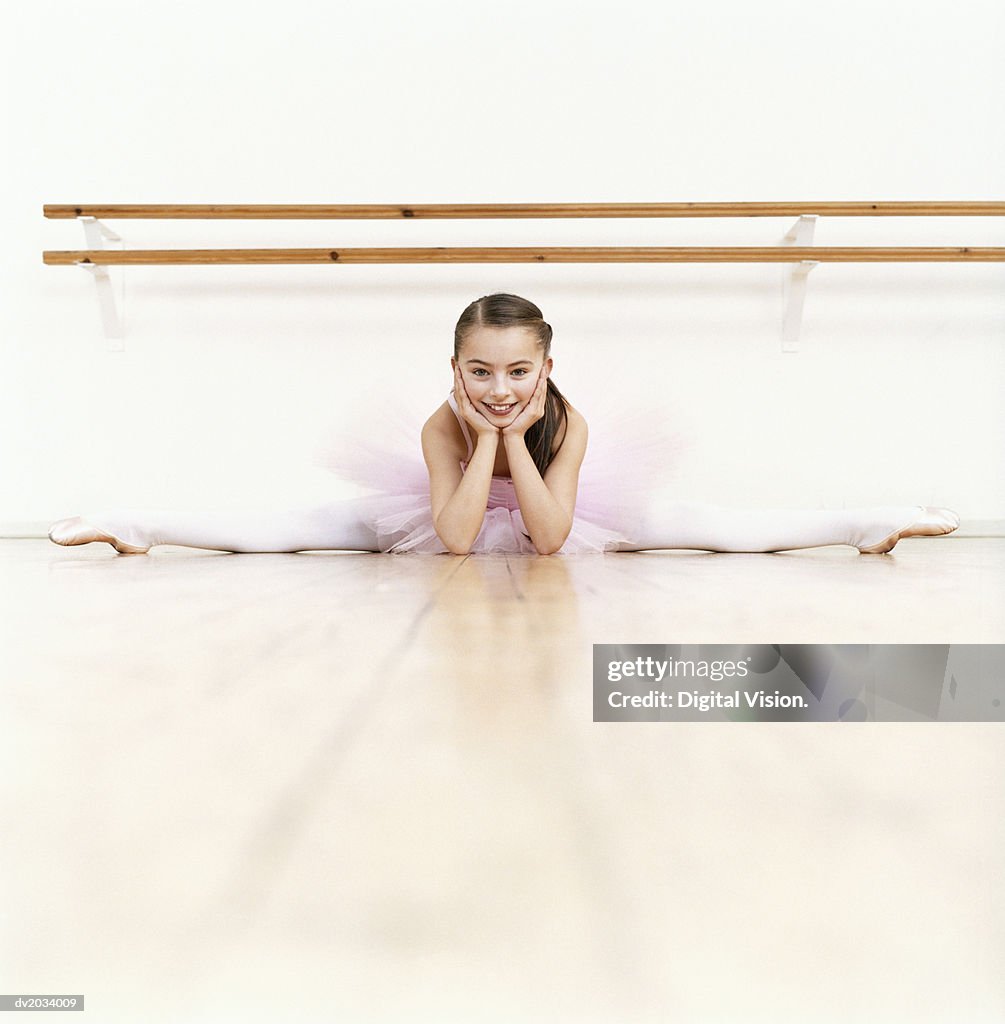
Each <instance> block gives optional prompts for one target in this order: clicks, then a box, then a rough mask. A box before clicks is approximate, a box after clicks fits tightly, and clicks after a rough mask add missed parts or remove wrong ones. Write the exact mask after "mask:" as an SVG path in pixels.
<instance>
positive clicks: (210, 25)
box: [0, 0, 1005, 536]
mask: <svg viewBox="0 0 1005 1024" xmlns="http://www.w3.org/2000/svg"><path fill="white" fill-rule="evenodd" d="M5 33H6V35H5V39H4V41H3V43H2V46H3V52H2V54H0V56H2V57H3V60H2V64H3V74H4V76H5V78H6V82H5V83H4V95H5V96H6V97H7V104H8V109H7V111H6V113H5V120H6V124H5V126H4V138H5V140H6V141H7V143H8V148H7V154H8V155H7V159H6V161H5V167H4V171H3V174H4V178H5V182H6V196H7V207H6V216H7V225H8V242H7V245H6V249H5V251H6V260H5V268H4V271H5V272H4V274H3V277H2V288H3V313H2V317H3V320H2V344H3V370H2V372H3V385H2V394H0V398H2V403H0V439H2V444H3V447H2V450H0V456H2V480H3V485H2V488H0V532H6V533H7V534H14V533H17V532H19V531H21V532H27V533H31V532H35V533H37V534H38V535H40V536H42V535H44V532H45V528H46V526H47V524H48V523H49V522H50V521H51V520H53V519H56V518H60V517H62V516H66V515H71V514H76V513H79V512H85V511H87V510H88V509H92V510H93V509H97V508H103V507H107V506H111V505H131V506H134V507H142V506H144V505H155V506H162V507H170V506H176V507H197V506H200V505H206V506H208V507H227V506H231V505H239V504H254V505H266V504H268V505H277V504H278V505H282V504H291V505H292V504H300V503H301V502H302V501H305V500H314V499H315V498H317V499H323V498H324V497H325V496H327V495H332V496H336V495H338V494H341V493H343V490H342V489H341V488H340V486H339V485H338V484H337V483H335V482H334V481H333V479H332V478H331V477H330V476H329V474H327V473H325V472H324V471H320V470H317V469H316V468H314V467H313V465H312V458H313V457H314V455H315V454H316V453H317V452H318V450H319V449H323V448H324V446H325V445H326V444H327V443H328V441H329V440H330V439H331V437H332V431H333V430H334V429H336V428H335V427H333V423H335V422H336V421H337V420H338V418H339V416H342V415H344V414H345V412H346V411H347V410H349V409H351V408H353V404H352V403H354V402H357V403H361V404H362V405H363V406H364V407H365V408H366V409H368V410H372V411H373V414H374V416H375V422H376V424H377V426H375V428H374V429H380V424H381V422H382V417H383V416H384V415H385V413H384V412H383V411H382V410H390V412H391V414H393V413H394V411H395V410H397V409H399V408H411V409H415V408H421V409H425V410H427V411H431V410H432V409H433V408H434V407H435V406H436V405H437V404H438V403H439V402H440V401H441V400H442V398H443V397H444V396H445V393H446V391H447V390H448V388H449V385H450V376H449V366H448V358H449V355H450V345H451V339H452V329H453V325H454V323H455V321H456V319H457V316H458V315H459V314H460V312H461V310H462V309H463V308H464V306H465V305H466V304H467V303H468V302H469V301H471V300H472V299H474V298H477V297H478V296H480V295H484V294H487V293H489V292H492V291H500V290H505V291H512V292H516V293H518V294H522V295H526V296H528V297H529V298H532V299H533V300H534V301H535V302H537V303H538V304H539V305H540V306H541V307H542V309H543V311H544V314H545V317H546V318H547V319H549V321H550V322H551V323H552V325H553V326H554V328H555V346H554V350H553V355H554V357H555V360H556V367H555V379H556V381H557V382H558V383H559V385H560V386H561V387H562V388H563V390H564V391H565V392H566V393H567V394H568V395H569V397H570V398H571V399H572V401H573V403H574V404H576V403H577V402H578V403H579V404H582V405H584V406H586V407H587V408H589V406H590V404H591V402H590V400H591V399H594V398H596V397H597V393H598V390H600V389H603V390H606V391H608V392H609V393H610V395H611V396H613V397H614V398H617V399H618V400H620V401H623V402H631V403H635V402H637V401H638V402H641V403H642V405H643V407H644V408H646V409H649V410H650V411H651V412H652V414H653V415H654V416H659V415H663V416H665V417H667V420H668V422H669V424H670V426H671V428H672V429H673V430H674V431H676V432H677V434H678V435H679V436H680V438H681V440H682V443H683V451H682V452H681V454H680V455H679V456H678V457H677V461H676V465H675V486H676V487H677V489H678V490H679V493H680V494H681V496H682V497H685V498H690V499H693V500H703V499H707V500H711V501H723V502H727V503H733V504H745V505H751V506H771V505H804V506H807V507H819V506H823V505H835V506H840V505H858V504H868V503H892V502H908V503H925V504H948V505H952V506H953V507H955V508H956V509H958V511H959V512H960V513H961V514H962V515H963V517H964V519H965V520H970V521H978V520H1003V519H1005V485H1003V482H1002V474H1001V471H1000V468H1001V466H1002V464H1003V455H1005V424H1003V417H1002V413H1001V404H1002V403H1001V399H1002V396H1003V394H1005V387H1003V383H1005V358H1003V351H1005V346H1003V344H1002V343H1003V341H1005V287H1003V285H1005V266H1003V265H1002V264H1000V263H999V264H916V265H910V264H876V265H861V264H821V265H820V266H818V267H817V268H816V269H815V270H814V271H813V273H812V274H811V275H810V279H809V291H808V297H807V301H806V310H805V319H804V325H803V335H802V339H803V348H802V351H801V352H799V353H798V354H786V355H783V354H782V353H781V352H780V317H781V311H782V306H781V280H782V274H783V270H782V268H781V267H780V266H778V265H770V264H765V265H755V264H749V265H707V264H706V265H701V264H693V265H642V266H630V265H629V266H616V265H599V266H598V265H594V266H589V265H582V266H561V265H551V266H522V265H512V266H505V265H496V266H493V265H485V266H463V267H450V266H439V265H438V266H428V267H416V266H411V267H410V266H397V267H395V266H343V267H328V266H317V267H313V266H289V267H252V266H247V267H234V268H224V267H205V266H204V267H188V268H183V267H162V268H156V267H137V268H128V269H127V270H126V271H125V272H124V273H125V283H126V289H127V298H126V307H125V311H126V318H127V336H126V339H125V351H123V352H111V351H109V350H108V347H107V342H106V340H105V339H104V337H103V335H102V332H101V328H100V321H99V315H98V307H97V300H96V298H95V294H94V285H93V283H92V281H91V279H90V278H89V276H88V274H87V273H86V272H84V271H82V270H79V269H77V268H72V267H65V268H64V267H46V266H43V264H42V262H41V251H42V250H43V249H70V248H83V247H84V241H83V233H82V230H81V227H80V225H79V224H77V223H75V222H73V221H46V220H45V219H43V217H42V204H43V203H46V202H48V203H80V202H88V203H91V202H95V203H96V202H179V203H183V202H184V203H204V202H247V203H276V202H287V203H298V202H302V203H310V202H315V203H320V202H332V203H338V202H360V203H363V202H399V203H423V202H521V201H540V202H571V201H582V202H599V201H611V202H615V201H637V202H655V201H685V200H688V201H702V200H704V201H716V200H723V201H724V200H737V201H738V200H831V201H837V200H877V199H879V200H910V199H916V200H936V199H947V200H980V199H1002V198H1003V191H1005V190H1003V188H1002V185H1003V183H1005V174H1003V171H1005V137H1003V133H1002V132H1001V131H1000V129H999V128H998V127H996V125H999V124H1000V116H1001V110H1002V108H1003V88H1002V87H1003V84H1005V64H1003V62H1002V60H1001V54H1002V52H1005V46H1003V44H1005V7H1003V6H1002V5H1001V4H1000V3H998V2H997V0H987V2H976V0H963V2H957V3H954V4H953V5H951V6H950V7H946V6H944V5H939V6H936V5H935V4H933V3H929V4H927V5H926V4H918V3H917V2H910V3H909V2H903V3H901V2H896V3H876V2H870V3H862V2H852V3H849V2H848V0H841V2H840V3H839V2H833V0H827V2H823V3H820V2H817V3H813V4H809V3H804V2H798V3H797V2H787V0H761V2H760V3H757V4H747V3H740V2H724V0H718V2H704V3H702V4H697V3H693V4H686V5H685V4H671V5H660V6H657V5H654V4H651V3H648V2H646V3H642V2H636V0H627V2H622V3H619V4H617V5H611V4H609V3H606V2H604V3H599V2H586V3H584V2H582V0H579V2H576V3H571V2H570V3H547V2H542V0H533V2H527V0H507V2H506V3H505V4H497V5H492V6H489V5H478V4H465V3H461V2H459V0H450V2H437V3H429V2H426V3H421V2H420V3H408V2H405V0H390V2H385V3H369V4H360V3H331V2H324V3H321V2H317V3H315V2H305V0H288V2H286V3H284V4H282V5H274V4H268V5H265V4H247V3H237V2H232V0H227V2H218V3H212V2H206V0H200V2H198V3H195V2H188V0H186V2H175V3H172V4H170V5H164V6H163V7H162V8H160V9H159V10H156V11H153V10H151V9H149V8H146V7H144V6H142V5H136V4H133V3H131V2H126V0H89V2H88V3H86V4H70V3H63V2H52V0H44V2H40V3H39V2H36V3H34V4H32V5H28V4H22V5H18V6H17V8H15V9H14V10H13V11H12V12H9V13H8V14H7V20H6V24H5ZM791 223H792V219H770V220H760V219H751V220H707V221H701V220H697V221H684V220H670V221H632V220H610V221H605V220H594V221H425V222H418V221H416V222H410V223H401V222H395V221H388V222H363V221H356V222H352V221H346V222H292V221H287V222H227V221H220V222H200V221H178V222H161V223H158V222H153V221H115V222H112V224H111V226H112V227H114V228H116V229H117V230H119V232H120V233H121V234H123V235H124V237H125V239H126V242H127V244H129V245H131V246H134V247H138V248H158V247H171V246H177V247H189V248H201V247H215V246H221V247H227V246H233V247H238V246H243V245H248V246H262V247H265V246H300V245H303V246H326V245H333V246H334V245H338V246H353V245H361V246H365V245H371V244H374V245H381V244H387V245H450V244H469V245H475V244H494V243H498V244H512V245H520V244H536V243H540V244H544V243H553V244H613V245H619V244H626V245H627V244H668V245H673V244H696V245H700V244H740V245H744V244H747V245H754V244H774V243H775V242H776V241H778V240H779V239H780V238H781V236H782V235H783V234H784V233H785V231H786V230H788V228H789V226H790V225H791ZM1003 230H1005V225H1003V224H1002V222H1001V221H1000V219H999V220H995V219H983V220H978V219H971V218H958V219H928V220H911V219H900V218H897V219H872V220H864V219H854V218H846V219H840V220H837V219H835V220H824V221H822V222H821V223H820V225H819V227H818V229H817V238H816V241H817V242H818V243H820V244H834V245H856V244H862V245H880V244H890V245H923V244H933V245H955V244H972V245H999V246H1000V245H1002V244H1003V239H1005V235H1003ZM594 436H595V437H596V431H594Z"/></svg>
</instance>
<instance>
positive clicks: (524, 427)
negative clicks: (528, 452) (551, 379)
mask: <svg viewBox="0 0 1005 1024" xmlns="http://www.w3.org/2000/svg"><path fill="white" fill-rule="evenodd" d="M547 397H548V376H547V374H546V373H545V372H544V367H543V366H542V367H541V372H540V373H539V374H538V378H537V387H536V388H534V394H533V395H531V396H530V401H529V402H528V403H527V404H526V405H525V406H524V407H523V408H522V409H521V410H520V412H519V413H518V414H517V416H516V418H515V419H514V420H513V422H512V423H510V424H509V425H508V426H505V427H503V428H502V433H503V436H505V437H522V436H523V435H524V434H526V433H527V431H528V430H529V429H530V428H531V427H532V426H534V424H535V423H537V421H538V420H539V419H541V417H542V416H544V404H545V400H546V399H547Z"/></svg>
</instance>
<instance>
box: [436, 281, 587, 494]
mask: <svg viewBox="0 0 1005 1024" xmlns="http://www.w3.org/2000/svg"><path fill="white" fill-rule="evenodd" d="M472 327H526V328H527V329H528V330H530V331H532V332H533V333H534V334H536V335H537V342H538V344H539V345H540V346H541V348H542V349H543V350H544V358H545V359H547V358H548V353H549V352H550V351H551V324H549V323H547V322H546V321H545V319H544V317H543V316H542V315H541V310H540V309H538V307H537V306H535V305H534V303H533V302H531V301H530V300H529V299H522V298H520V296H519V295H509V294H507V293H506V292H497V293H496V294H494V295H483V296H482V297H481V298H480V299H475V301H474V302H472V303H471V304H470V305H469V306H468V307H467V309H465V310H464V312H463V313H461V317H460V319H459V320H458V321H457V326H456V327H455V328H454V359H459V358H460V354H461V345H462V344H463V343H464V339H465V337H466V336H467V333H468V331H470V330H471V328H472ZM547 389H548V390H547V394H546V395H545V399H544V415H543V416H542V417H541V419H539V420H538V421H537V423H535V424H534V425H533V426H532V427H531V428H530V429H529V430H528V431H527V433H526V434H525V435H524V439H525V440H526V442H527V450H528V451H529V452H530V455H531V458H532V459H533V460H534V465H535V466H537V468H538V471H539V472H540V474H541V475H542V476H544V471H545V470H546V469H547V468H548V466H549V465H550V464H551V460H552V459H553V458H554V457H555V455H557V454H558V449H556V450H555V451H554V452H552V450H551V447H552V445H553V444H554V443H555V438H556V436H557V435H558V432H559V430H560V429H561V427H562V425H563V424H564V423H567V421H568V418H569V417H568V414H567V413H566V411H565V406H566V400H565V397H564V396H563V395H562V392H561V391H559V390H558V388H557V387H555V384H554V382H553V381H552V379H551V377H549V378H548V382H547ZM562 443H563V444H564V443H565V437H564V435H563V437H562ZM558 447H559V448H561V447H562V445H561V444H560V445H559V446H558Z"/></svg>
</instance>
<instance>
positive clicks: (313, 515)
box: [49, 499, 377, 554]
mask: <svg viewBox="0 0 1005 1024" xmlns="http://www.w3.org/2000/svg"><path fill="white" fill-rule="evenodd" d="M49 538H50V540H52V541H54V542H55V543H57V544H65V545H74V544H88V543H90V542H91V541H95V540H103V541H106V542H107V543H109V544H111V545H112V546H113V547H115V549H116V550H117V551H119V552H120V553H121V554H143V553H144V552H146V551H147V549H149V548H151V547H153V546H154V545H155V544H179V545H182V546H184V547H190V548H208V549H210V550H212V551H239V552H250V551H324V550H343V551H376V550H377V538H376V535H375V534H374V532H373V530H371V529H370V527H368V526H367V525H366V523H365V522H364V520H363V518H362V516H361V514H360V508H359V504H358V502H356V501H354V500H352V499H347V500H343V501H338V502H331V503H328V504H325V505H318V506H314V507H311V508H301V509H290V510H283V511H279V512H263V511H252V512H246V511H243V510H235V511H216V512H184V511H171V510H167V511H165V510H159V509H109V510H105V511H101V512H95V513H93V514H88V515H87V516H84V517H79V516H78V517H74V518H72V519H63V520H61V521H60V522H58V523H55V524H54V525H53V527H52V529H51V530H50V531H49Z"/></svg>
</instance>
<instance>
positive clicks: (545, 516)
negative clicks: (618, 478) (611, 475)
mask: <svg viewBox="0 0 1005 1024" xmlns="http://www.w3.org/2000/svg"><path fill="white" fill-rule="evenodd" d="M546 383H547V381H546V378H545V377H542V379H541V381H540V383H539V385H538V388H539V389H540V390H541V395H540V397H539V395H538V394H537V393H535V396H534V398H532V399H531V401H530V402H528V403H527V410H526V411H527V414H528V415H527V418H526V419H524V418H523V417H518V418H517V419H516V420H514V422H513V423H512V424H511V425H510V426H509V427H504V428H503V431H502V435H503V445H504V446H505V449H506V461H507V462H508V463H509V471H510V476H511V477H512V478H513V487H514V489H515V490H516V496H517V501H518V502H519V504H520V514H521V515H522V516H523V521H524V524H525V525H526V527H527V529H528V530H529V531H530V539H531V541H532V542H533V544H534V547H535V548H537V550H538V553H539V554H542V555H551V554H554V553H555V552H556V551H558V549H559V548H560V547H561V546H562V545H563V544H564V543H565V540H566V538H567V537H568V536H569V531H570V530H571V529H572V517H573V513H574V512H575V508H576V492H577V490H578V487H579V468H580V466H581V465H582V463H583V456H584V455H585V454H586V441H587V428H586V421H585V420H584V419H583V417H582V416H580V415H579V414H578V413H573V412H571V411H570V412H569V416H568V419H567V423H566V431H565V439H564V440H563V442H562V447H561V448H560V449H559V451H558V454H557V455H556V456H555V458H554V459H553V460H552V461H551V464H550V465H549V466H548V468H547V470H545V474H544V477H543V478H542V476H541V474H540V472H539V471H538V468H537V466H536V465H535V464H534V459H533V458H532V457H531V454H530V452H529V451H528V450H527V442H526V441H525V440H524V432H525V431H526V429H527V428H528V427H529V426H531V424H532V423H534V422H536V420H537V419H540V416H541V415H542V414H543V411H544V402H543V389H544V388H545V387H546ZM538 407H539V409H540V411H538V412H537V415H536V416H534V412H535V411H536V409H537V408H538ZM521 421H522V422H521Z"/></svg>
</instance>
